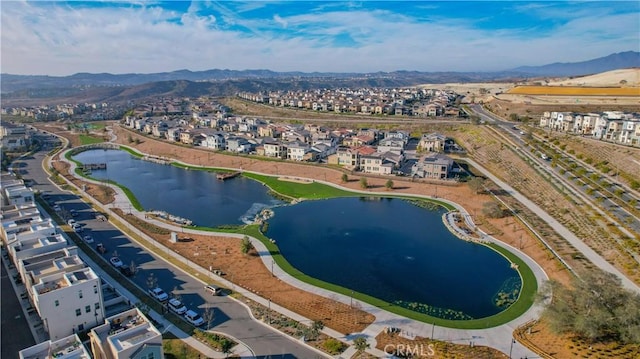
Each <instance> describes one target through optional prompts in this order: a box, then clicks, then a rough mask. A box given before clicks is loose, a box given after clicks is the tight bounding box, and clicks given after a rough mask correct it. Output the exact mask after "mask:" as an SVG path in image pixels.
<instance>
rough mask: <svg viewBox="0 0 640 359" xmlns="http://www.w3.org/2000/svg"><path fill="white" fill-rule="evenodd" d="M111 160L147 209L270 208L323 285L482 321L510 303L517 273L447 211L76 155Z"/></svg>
mask: <svg viewBox="0 0 640 359" xmlns="http://www.w3.org/2000/svg"><path fill="white" fill-rule="evenodd" d="M74 159H76V160H78V161H80V162H83V163H103V162H105V163H107V170H94V171H93V173H92V176H93V177H94V178H100V179H109V180H112V181H116V182H118V183H120V184H122V185H124V186H126V187H127V188H129V189H130V190H131V191H132V192H133V193H134V195H135V196H136V197H137V198H138V200H139V201H140V203H141V204H142V205H143V206H144V208H145V209H146V210H150V209H154V210H164V211H167V212H168V213H171V214H174V215H177V216H180V217H184V218H188V219H190V220H192V221H193V222H194V224H197V225H203V226H210V227H214V226H220V225H225V224H240V223H242V222H243V221H247V220H248V219H250V218H253V216H255V214H256V213H257V212H258V211H259V210H261V209H262V208H265V207H274V212H275V216H274V217H273V218H271V219H270V220H269V226H268V232H267V233H266V234H267V235H268V237H270V238H273V239H275V240H276V242H277V245H278V247H279V248H280V251H281V252H282V254H283V255H284V257H285V258H286V259H287V260H288V261H289V262H290V263H291V264H292V265H293V266H294V267H296V268H297V269H299V270H300V271H302V272H304V273H305V274H307V275H310V276H312V277H315V278H318V279H320V280H323V281H325V282H329V283H333V284H337V285H340V286H343V287H346V288H348V289H351V290H354V291H356V292H360V293H364V294H367V295H370V296H372V297H376V298H380V299H382V300H385V301H387V302H390V303H394V304H395V305H399V306H403V307H406V308H410V309H412V310H415V311H418V312H423V313H426V314H430V315H433V316H437V317H441V318H447V319H471V318H482V317H487V316H490V315H493V314H496V313H498V312H500V311H502V310H504V309H505V306H504V305H502V306H499V305H497V304H496V303H497V301H498V300H499V299H500V298H502V299H503V301H504V298H507V301H506V302H509V299H508V298H509V297H511V298H512V299H513V298H515V297H516V296H517V293H518V291H519V290H520V286H521V280H520V277H519V275H518V273H517V272H516V271H515V270H514V269H512V268H510V265H509V262H508V261H507V260H506V259H505V258H504V257H502V256H501V255H500V254H498V253H496V252H494V251H493V250H490V249H488V248H486V247H484V246H481V245H478V244H474V243H470V242H465V241H462V240H460V239H458V238H457V237H455V236H454V235H453V234H451V232H449V230H447V229H446V227H445V226H444V224H443V223H442V218H441V216H442V214H443V213H444V211H445V210H444V209H442V208H440V207H438V209H432V210H429V209H425V208H420V207H418V206H416V205H414V204H412V203H410V202H409V201H407V200H401V199H390V198H385V199H380V198H377V199H371V198H355V197H354V198H336V199H328V200H320V201H304V202H301V203H298V204H295V205H287V206H280V204H281V202H279V201H278V200H276V199H274V198H273V197H272V196H270V195H269V193H268V189H267V188H266V187H265V186H263V185H262V184H260V183H258V182H256V181H253V180H250V179H247V178H243V177H237V178H234V179H231V180H227V181H219V180H217V179H216V178H215V174H214V173H207V172H203V171H194V170H185V169H181V168H177V167H173V166H167V165H161V164H156V163H152V162H147V161H143V160H140V159H136V158H135V157H133V156H131V155H130V154H129V153H127V152H124V151H117V150H106V151H105V150H91V151H85V152H82V153H80V154H77V155H75V156H74Z"/></svg>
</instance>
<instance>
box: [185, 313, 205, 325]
mask: <svg viewBox="0 0 640 359" xmlns="http://www.w3.org/2000/svg"><path fill="white" fill-rule="evenodd" d="M184 318H185V319H186V320H187V322H189V323H191V324H193V325H195V326H196V327H199V326H201V325H202V324H204V319H202V317H201V316H200V314H198V313H196V312H194V311H193V310H191V309H189V310H187V312H186V313H184Z"/></svg>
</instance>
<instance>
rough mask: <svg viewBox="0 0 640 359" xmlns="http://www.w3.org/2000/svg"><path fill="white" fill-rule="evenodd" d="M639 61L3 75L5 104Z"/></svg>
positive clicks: (394, 81)
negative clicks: (495, 67)
mask: <svg viewBox="0 0 640 359" xmlns="http://www.w3.org/2000/svg"><path fill="white" fill-rule="evenodd" d="M629 67H640V52H634V51H627V52H621V53H617V54H612V55H609V56H606V57H601V58H598V59H593V60H589V61H583V62H576V63H554V64H549V65H544V66H524V67H518V68H515V69H511V70H506V71H500V72H418V71H395V72H376V73H366V74H365V73H318V72H313V73H305V72H275V71H270V70H242V71H238V70H219V69H212V70H206V71H189V70H178V71H172V72H162V73H152V74H109V73H101V74H90V73H78V74H74V75H71V76H62V77H56V76H41V75H36V76H28V75H11V74H2V75H1V79H2V81H1V91H2V102H3V106H4V105H6V104H7V103H17V102H24V101H25V100H26V101H28V100H45V99H46V100H47V102H52V101H49V100H53V99H56V100H57V101H55V102H60V101H63V100H64V101H66V100H67V99H68V100H75V101H87V102H97V101H100V102H124V101H130V100H138V99H143V98H148V97H157V96H182V97H196V96H202V95H212V96H224V95H230V94H234V93H236V92H239V91H249V92H258V91H268V90H304V89H313V88H323V87H324V88H336V87H351V88H358V87H396V86H412V85H417V84H424V83H450V82H463V83H464V82H485V81H517V80H522V79H527V78H531V77H544V76H554V77H558V76H579V75H587V74H593V73H598V72H603V71H609V70H614V69H619V68H629Z"/></svg>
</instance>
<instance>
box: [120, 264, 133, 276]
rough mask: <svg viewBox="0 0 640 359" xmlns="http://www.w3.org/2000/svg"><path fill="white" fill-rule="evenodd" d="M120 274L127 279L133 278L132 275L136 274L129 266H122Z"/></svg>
mask: <svg viewBox="0 0 640 359" xmlns="http://www.w3.org/2000/svg"><path fill="white" fill-rule="evenodd" d="M120 273H122V274H123V275H124V276H125V277H131V276H132V275H134V274H135V273H134V272H133V271H132V270H131V267H129V266H122V267H120Z"/></svg>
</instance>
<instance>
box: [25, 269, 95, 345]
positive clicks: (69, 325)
mask: <svg viewBox="0 0 640 359" xmlns="http://www.w3.org/2000/svg"><path fill="white" fill-rule="evenodd" d="M61 262H62V263H61ZM57 264H61V265H63V266H64V265H65V263H64V261H59V262H58V263H57ZM31 290H32V293H33V297H32V299H33V305H34V307H35V309H36V310H37V312H38V314H39V315H40V318H42V322H43V324H44V328H45V330H46V331H47V332H48V333H49V337H50V338H51V339H52V340H58V339H61V338H64V337H67V336H69V335H72V334H74V333H76V332H82V331H85V330H87V329H89V328H91V327H94V326H96V325H98V324H99V323H100V322H101V321H103V320H104V314H103V313H104V311H103V307H104V305H103V300H102V291H101V290H100V278H99V277H98V276H97V275H96V273H95V272H94V271H93V269H91V268H89V267H85V268H82V269H78V270H74V271H70V272H58V273H53V274H50V275H46V276H42V277H40V280H39V282H38V283H36V284H34V285H33V286H32V288H31Z"/></svg>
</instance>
